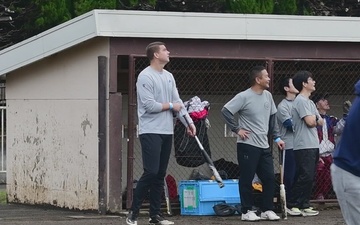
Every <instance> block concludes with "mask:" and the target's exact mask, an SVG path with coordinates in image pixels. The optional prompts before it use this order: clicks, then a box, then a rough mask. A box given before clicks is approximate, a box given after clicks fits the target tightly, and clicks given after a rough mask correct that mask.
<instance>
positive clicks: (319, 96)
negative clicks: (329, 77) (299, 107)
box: [311, 92, 330, 104]
mask: <svg viewBox="0 0 360 225" xmlns="http://www.w3.org/2000/svg"><path fill="white" fill-rule="evenodd" d="M329 95H330V94H329V93H327V92H326V93H315V94H314V95H313V96H312V97H311V100H312V101H313V102H314V103H315V104H316V103H318V101H320V100H322V99H327V98H328V97H329Z"/></svg>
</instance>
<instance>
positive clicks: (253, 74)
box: [249, 66, 266, 86]
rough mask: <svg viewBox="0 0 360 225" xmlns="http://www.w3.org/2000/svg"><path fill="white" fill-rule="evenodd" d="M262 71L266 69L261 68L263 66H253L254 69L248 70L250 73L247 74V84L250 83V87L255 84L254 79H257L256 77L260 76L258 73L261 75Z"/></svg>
mask: <svg viewBox="0 0 360 225" xmlns="http://www.w3.org/2000/svg"><path fill="white" fill-rule="evenodd" d="M263 70H266V68H265V67H263V66H254V67H253V68H252V69H251V70H250V72H249V82H250V85H251V86H252V85H254V84H255V82H256V78H257V77H260V75H261V74H260V73H261V71H263Z"/></svg>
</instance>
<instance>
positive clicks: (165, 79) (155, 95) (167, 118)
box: [126, 42, 196, 225]
mask: <svg viewBox="0 0 360 225" xmlns="http://www.w3.org/2000/svg"><path fill="white" fill-rule="evenodd" d="M146 54H147V57H148V58H149V60H150V66H148V67H146V68H145V69H144V70H143V71H142V72H141V73H140V74H139V77H138V80H137V83H136V88H137V105H138V118H139V139H140V143H141V150H142V159H143V167H144V172H143V174H142V176H141V178H140V179H139V181H138V183H137V185H136V189H135V191H134V196H133V202H132V206H131V209H130V212H129V214H128V217H127V218H126V224H128V225H137V218H138V215H139V210H140V207H141V204H142V202H143V200H144V198H145V195H146V194H147V193H148V191H149V190H150V219H149V224H156V225H158V224H160V225H166V224H174V223H173V222H171V221H169V220H166V219H164V217H163V216H162V215H161V213H160V206H161V193H162V190H163V189H162V187H163V185H164V177H165V175H166V169H167V166H168V163H169V158H170V153H171V146H172V138H173V133H174V128H173V114H176V115H177V117H178V118H179V119H180V120H181V121H182V123H183V124H184V125H185V126H186V127H187V133H188V134H189V135H191V136H195V135H196V128H195V126H194V124H193V121H192V120H191V118H190V116H189V114H188V113H187V111H186V109H185V107H184V104H183V102H182V100H181V99H180V97H179V93H178V91H177V88H176V83H175V80H174V77H173V75H172V74H171V73H169V72H168V71H166V70H165V69H164V66H165V65H166V64H167V63H168V62H169V54H170V52H169V51H168V50H167V49H166V47H165V44H164V43H162V42H153V43H150V44H149V45H148V46H147V48H146ZM183 116H186V117H187V119H188V121H189V124H190V125H189V126H188V125H187V123H186V121H185V120H184V118H183Z"/></svg>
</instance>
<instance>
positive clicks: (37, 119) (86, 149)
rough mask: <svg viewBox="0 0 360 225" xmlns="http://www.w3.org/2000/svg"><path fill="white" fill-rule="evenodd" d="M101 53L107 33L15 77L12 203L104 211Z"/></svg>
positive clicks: (10, 97)
mask: <svg viewBox="0 0 360 225" xmlns="http://www.w3.org/2000/svg"><path fill="white" fill-rule="evenodd" d="M100 55H104V56H108V41H107V39H105V38H103V39H101V38H96V39H93V40H91V41H88V42H85V43H82V44H80V45H78V46H76V47H74V48H71V49H68V50H65V51H63V52H60V53H57V54H55V55H53V56H51V57H48V58H45V59H44V60H41V61H39V62H36V63H33V64H31V65H29V66H27V67H24V68H21V69H18V70H16V71H14V72H12V73H11V74H8V76H7V90H6V91H7V121H9V123H8V124H7V131H8V132H7V135H8V136H7V143H8V154H7V166H8V171H7V193H8V200H9V202H19V203H26V204H49V205H54V206H59V207H64V208H71V209H72V208H74V209H84V210H92V209H98V181H97V180H98V56H100ZM10 121H11V122H10Z"/></svg>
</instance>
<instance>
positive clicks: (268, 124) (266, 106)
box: [221, 66, 285, 221]
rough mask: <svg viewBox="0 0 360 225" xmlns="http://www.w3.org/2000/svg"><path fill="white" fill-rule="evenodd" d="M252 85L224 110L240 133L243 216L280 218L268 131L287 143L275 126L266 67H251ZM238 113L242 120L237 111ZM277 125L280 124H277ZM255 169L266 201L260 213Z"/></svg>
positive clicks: (238, 144) (282, 146)
mask: <svg viewBox="0 0 360 225" xmlns="http://www.w3.org/2000/svg"><path fill="white" fill-rule="evenodd" d="M249 78H250V83H251V87H250V88H249V89H247V90H245V91H243V92H240V93H239V94H237V95H236V96H235V97H234V98H233V99H231V100H230V101H229V102H228V103H226V104H225V106H224V107H223V109H222V110H221V112H222V114H223V116H224V119H225V121H226V124H227V125H228V126H229V127H230V128H231V130H232V131H233V132H234V133H236V134H237V135H238V138H237V157H238V163H239V166H240V177H239V191H240V198H241V211H242V215H241V220H245V221H258V220H260V219H264V220H279V219H280V217H279V216H277V215H276V214H275V213H274V212H273V211H272V210H273V197H274V191H275V175H274V165H273V159H272V155H271V151H270V147H269V143H268V133H269V131H270V132H274V134H276V133H277V135H274V140H275V142H276V143H277V144H278V146H279V148H281V149H283V148H284V147H285V143H284V142H283V141H282V140H281V139H280V137H279V135H278V129H275V127H276V124H275V113H276V106H275V103H274V100H273V98H272V95H271V93H270V92H269V91H267V90H266V89H268V88H269V82H270V77H269V74H268V72H267V71H266V69H265V68H264V67H262V66H256V67H254V68H253V69H252V70H251V71H250V76H249ZM236 113H238V114H239V121H238V122H237V121H235V119H234V115H235V114H236ZM276 128H278V127H276ZM255 173H256V174H257V175H258V177H259V178H260V180H261V181H262V184H263V194H262V198H263V203H262V206H261V211H262V213H261V215H260V217H258V216H257V215H256V214H255V213H254V212H253V211H252V210H251V208H252V206H253V205H254V199H253V191H252V180H253V178H254V175H255Z"/></svg>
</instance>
